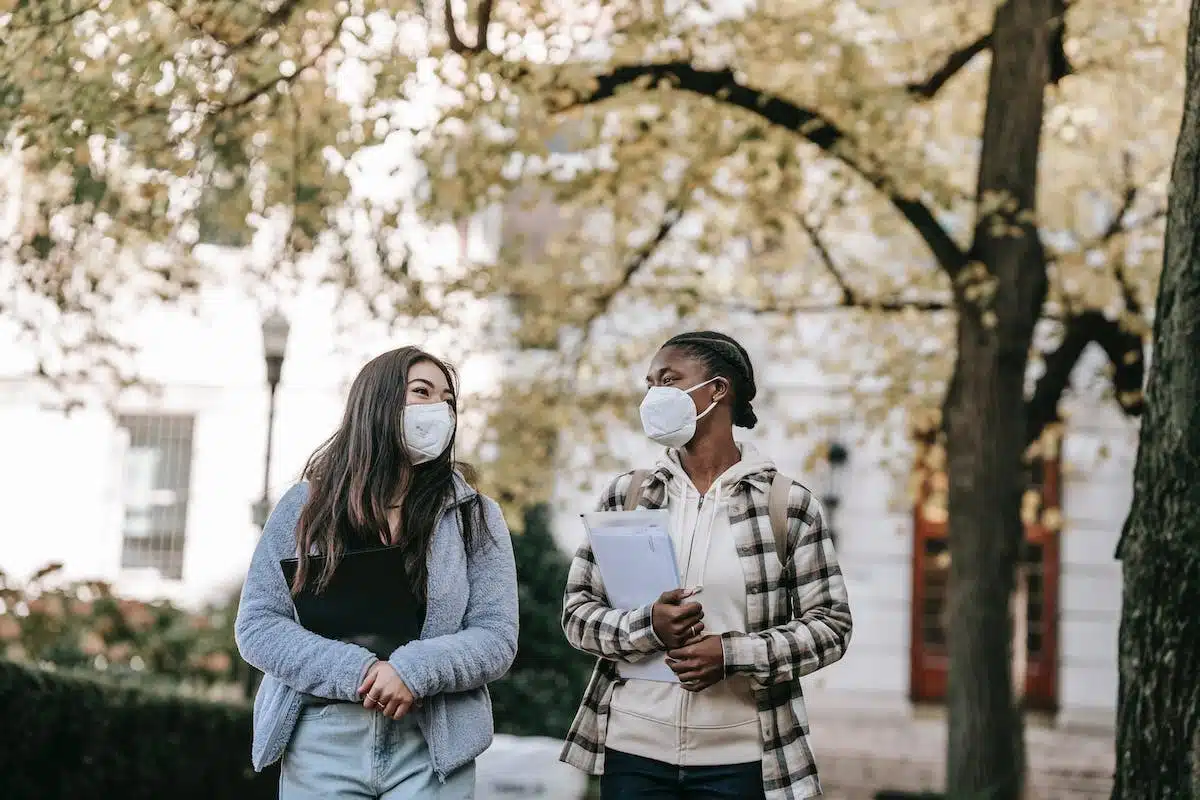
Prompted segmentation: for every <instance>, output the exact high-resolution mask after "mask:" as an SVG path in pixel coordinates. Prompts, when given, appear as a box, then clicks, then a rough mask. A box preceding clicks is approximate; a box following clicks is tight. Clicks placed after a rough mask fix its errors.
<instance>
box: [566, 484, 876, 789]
mask: <svg viewBox="0 0 1200 800" xmlns="http://www.w3.org/2000/svg"><path fill="white" fill-rule="evenodd" d="M773 477H774V471H773V470H770V469H767V470H763V471H762V472H759V473H756V474H752V475H748V476H747V477H745V478H743V479H742V481H741V482H740V483H739V484H738V487H737V491H736V492H735V493H734V495H733V497H732V498H731V500H730V505H729V522H730V526H731V528H732V530H733V535H734V538H735V539H736V542H737V550H738V553H739V555H740V558H741V562H742V571H743V574H744V575H745V578H746V618H747V626H748V627H749V631H748V632H746V633H726V634H723V635H722V645H723V648H724V651H725V668H726V672H727V674H730V675H735V674H741V675H746V676H748V677H749V678H750V681H751V685H752V686H753V688H754V695H755V699H756V701H757V705H758V721H759V732H760V734H761V736H762V752H763V756H762V772H763V789H764V791H765V793H766V797H767V800H800V799H801V798H809V797H818V796H820V795H821V783H820V780H819V779H818V777H817V765H816V762H815V760H814V758H813V753H812V750H811V749H810V748H809V745H808V730H809V728H808V712H807V709H806V708H805V704H804V693H803V691H802V690H801V688H800V678H802V677H803V676H805V675H808V674H809V673H812V672H815V671H816V670H818V669H821V668H822V667H825V666H828V665H829V664H832V663H833V662H835V661H837V660H838V659H839V658H841V657H842V654H843V653H844V652H845V651H846V646H847V644H848V643H849V641H850V629H851V625H852V623H851V618H850V605H849V602H848V598H847V595H846V584H845V581H844V580H843V579H842V571H841V569H840V568H839V567H838V562H837V556H836V555H835V554H834V550H833V541H832V539H831V537H830V534H829V530H828V529H827V528H826V527H825V525H824V522H823V520H822V516H821V509H820V505H819V503H818V502H817V501H816V498H814V497H813V495H812V493H811V492H810V491H809V490H808V489H806V488H805V487H803V486H802V485H800V484H799V483H795V482H793V483H792V490H791V494H790V497H789V501H788V521H789V523H790V524H789V531H788V547H789V549H790V550H791V554H790V557H789V558H787V559H784V560H783V561H785V562H786V564H784V563H781V559H779V558H778V557H777V556H776V554H775V541H774V537H773V535H772V532H771V522H770V518H769V512H768V508H767V498H768V493H769V492H770V489H771V480H772V478H773ZM631 478H632V473H626V474H624V475H622V476H620V477H618V478H617V479H616V480H615V481H613V483H612V484H611V485H610V486H609V487H608V489H607V491H605V493H604V496H603V498H602V499H601V501H600V503H599V506H598V509H597V510H599V511H617V510H620V509H622V508H623V507H624V503H625V494H626V492H628V491H629V484H630V481H631ZM668 478H669V476H668V474H667V471H666V470H665V469H663V468H661V467H660V468H659V469H657V470H656V471H655V472H654V473H652V474H651V475H650V477H648V478H647V479H646V483H645V486H644V489H643V493H642V499H641V502H640V504H639V505H638V507H639V508H644V509H659V508H663V507H664V506H665V505H666V502H667V500H666V498H667V480H668ZM650 608H651V607H650V606H645V607H643V608H634V609H616V608H611V607H609V605H608V600H607V598H606V596H605V593H604V584H603V582H602V581H601V578H600V570H599V568H598V567H597V566H596V561H595V558H594V557H593V556H592V551H591V547H590V546H589V545H588V543H587V542H586V541H585V542H584V543H583V544H582V545H581V546H580V548H579V550H578V551H577V552H576V554H575V558H574V559H573V561H572V562H571V569H570V572H569V574H568V576H567V586H566V593H565V596H564V598H563V614H562V625H563V631H564V632H565V633H566V635H567V639H568V640H569V641H570V642H571V644H572V645H574V646H575V647H576V648H578V649H580V650H583V651H584V652H587V653H590V654H592V655H594V656H597V657H598V659H599V660H598V661H597V662H596V667H595V669H594V670H593V672H592V677H591V680H590V681H589V682H588V687H587V690H586V692H585V694H584V698H583V703H582V704H581V706H580V708H579V712H578V713H577V714H576V716H575V721H574V723H573V724H572V725H571V730H570V732H569V733H568V734H567V739H566V742H565V744H564V746H563V750H562V754H561V756H560V758H561V759H562V760H563V761H565V762H566V763H568V764H571V765H572V766H575V767H578V768H579V769H582V770H584V771H586V772H588V773H590V774H594V775H599V774H601V773H603V772H604V738H605V733H606V731H607V729H608V714H609V703H610V701H611V698H612V693H613V687H614V685H615V684H616V682H617V681H618V680H620V678H619V677H618V676H617V662H618V661H621V660H624V661H631V662H632V661H637V660H639V659H643V658H645V657H647V656H648V655H650V654H653V653H655V652H661V650H662V649H663V646H662V643H661V642H660V641H659V639H658V637H657V636H656V635H655V634H654V631H653V629H652V627H651V619H650Z"/></svg>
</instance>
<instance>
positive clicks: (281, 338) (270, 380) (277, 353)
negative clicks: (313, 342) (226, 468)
mask: <svg viewBox="0 0 1200 800" xmlns="http://www.w3.org/2000/svg"><path fill="white" fill-rule="evenodd" d="M290 330H291V326H289V325H288V321H287V318H286V317H284V316H283V315H282V314H280V313H279V312H278V311H276V312H274V313H272V314H271V315H270V316H269V317H267V318H266V319H265V320H263V325H262V333H263V357H264V358H265V360H266V362H267V392H268V397H269V399H268V406H267V455H266V459H265V460H264V463H263V486H262V496H261V497H260V498H259V499H258V502H257V503H255V504H254V509H253V514H254V524H255V526H257V527H258V529H259V531H260V532H261V531H262V529H263V528H264V527H265V526H266V524H267V517H268V516H270V514H271V455H272V451H273V450H274V444H275V393H276V390H278V388H279V378H280V376H281V375H282V374H283V358H284V356H285V355H286V353H287V340H288V333H289V332H290Z"/></svg>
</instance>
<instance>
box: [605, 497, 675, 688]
mask: <svg viewBox="0 0 1200 800" xmlns="http://www.w3.org/2000/svg"><path fill="white" fill-rule="evenodd" d="M582 516H583V524H584V527H586V528H587V534H588V540H589V541H590V542H591V546H592V554H593V555H594V556H595V557H596V565H597V566H599V568H600V575H601V577H602V578H603V580H604V592H605V594H606V595H608V603H609V605H610V606H612V607H613V608H620V609H634V608H641V607H642V606H645V605H649V604H650V603H653V602H654V601H655V600H657V599H658V597H659V595H661V594H662V593H663V592H666V591H669V590H671V589H678V588H679V583H680V580H681V579H680V575H679V565H678V563H677V561H676V559H675V548H674V546H673V545H672V544H671V534H670V532H669V530H668V528H667V525H668V518H669V517H668V512H667V511H666V510H665V509H663V510H659V511H645V510H639V511H603V512H595V513H591V514H583V515H582ZM617 669H618V672H619V673H620V675H621V677H623V678H636V679H641V680H651V681H663V682H667V683H678V682H679V679H678V678H677V677H676V676H675V673H674V672H672V671H671V668H670V667H668V666H667V663H666V656H665V654H662V653H659V654H657V655H655V656H651V657H649V658H646V659H645V660H642V661H638V662H636V663H628V662H624V661H622V662H620V663H619V664H618V667H617Z"/></svg>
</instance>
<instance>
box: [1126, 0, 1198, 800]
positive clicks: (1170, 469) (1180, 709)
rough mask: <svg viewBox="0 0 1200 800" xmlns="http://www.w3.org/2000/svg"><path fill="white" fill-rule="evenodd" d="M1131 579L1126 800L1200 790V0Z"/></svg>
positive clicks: (1129, 555)
mask: <svg viewBox="0 0 1200 800" xmlns="http://www.w3.org/2000/svg"><path fill="white" fill-rule="evenodd" d="M1117 557H1118V558H1119V559H1121V565H1122V572H1123V574H1124V579H1125V594H1124V599H1123V602H1122V605H1121V632H1120V640H1119V652H1120V683H1119V688H1118V698H1117V774H1116V784H1115V786H1114V788H1113V794H1112V796H1113V798H1114V800H1132V799H1133V798H1145V800H1175V799H1176V798H1178V800H1184V799H1185V798H1188V799H1189V800H1192V799H1194V798H1197V797H1200V0H1193V2H1192V12H1191V22H1190V25H1189V27H1188V59H1187V85H1186V90H1185V93H1184V109H1183V124H1182V126H1181V129H1180V132H1179V141H1178V144H1177V145H1176V149H1175V163H1174V166H1173V167H1172V174H1171V195H1170V202H1169V205H1168V211H1167V232H1166V246H1165V248H1164V257H1163V272H1162V279H1161V282H1160V283H1159V288H1158V306H1157V309H1156V311H1155V316H1154V355H1153V358H1151V360H1150V379H1149V381H1148V385H1147V390H1146V411H1145V416H1144V418H1143V420H1142V429H1141V440H1140V443H1139V445H1138V457H1137V466H1136V467H1135V469H1134V487H1133V507H1132V508H1131V509H1130V511H1129V518H1128V519H1127V520H1126V521H1125V529H1124V530H1123V531H1122V534H1121V542H1120V544H1119V545H1118V547H1117Z"/></svg>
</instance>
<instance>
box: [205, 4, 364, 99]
mask: <svg viewBox="0 0 1200 800" xmlns="http://www.w3.org/2000/svg"><path fill="white" fill-rule="evenodd" d="M347 19H348V17H341V18H339V19H338V22H337V25H335V26H334V28H333V34H332V35H331V36H330V37H329V39H328V40H326V42H325V43H324V44H323V45H321V49H320V50H318V51H317V52H315V53H313V55H312V56H311V57H309V58H307V59H305V60H304V61H303V62H301V63H300V64H299V65H298V66H297V67H296V71H295V72H293V73H292V74H291V75H288V76H287V77H278V78H272V79H271V80H268V81H263V82H262V83H261V84H259V85H258V86H256V87H254V88H253V89H251V90H250V91H248V92H246V94H244V95H242V96H241V97H239V98H238V99H237V100H234V101H233V102H232V103H227V104H225V105H223V106H219V107H218V108H217V113H221V112H224V111H236V110H237V109H239V108H245V107H246V106H248V105H250V104H251V103H253V102H254V101H255V100H257V99H258V98H260V97H262V96H263V95H265V94H267V93H268V92H270V91H271V90H272V89H273V88H275V87H276V86H278V85H279V84H280V83H281V82H282V83H294V82H295V81H296V80H297V79H298V78H299V77H300V76H301V75H303V74H304V73H305V72H307V71H308V70H310V69H312V68H313V67H314V66H316V65H317V62H318V61H320V60H321V58H322V57H323V56H324V55H325V54H326V53H328V52H329V51H330V50H331V49H332V48H333V45H334V44H336V43H337V40H338V36H339V35H341V32H342V26H343V25H345V24H346V20H347Z"/></svg>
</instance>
